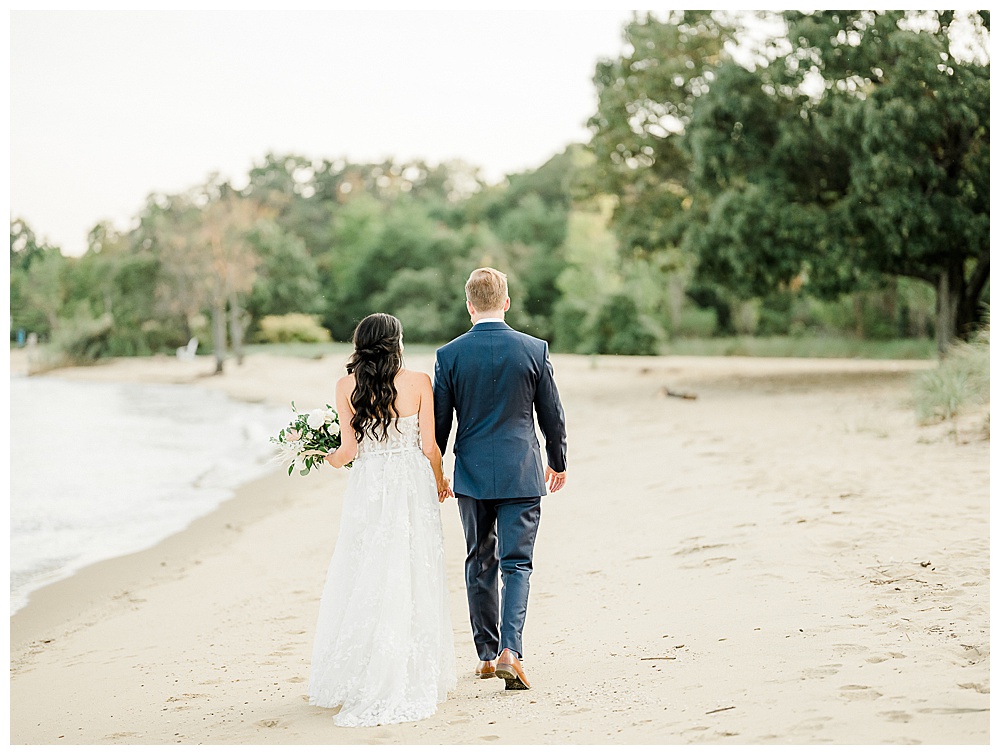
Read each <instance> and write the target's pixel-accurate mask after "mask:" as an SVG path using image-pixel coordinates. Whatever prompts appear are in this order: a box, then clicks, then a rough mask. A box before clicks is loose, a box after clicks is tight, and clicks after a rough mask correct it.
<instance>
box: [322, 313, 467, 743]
mask: <svg viewBox="0 0 1000 755" xmlns="http://www.w3.org/2000/svg"><path fill="white" fill-rule="evenodd" d="M402 351H403V339H402V327H401V325H400V322H399V320H397V319H396V318H395V317H393V316H392V315H386V314H373V315H369V316H368V317H366V318H365V319H363V320H362V321H361V322H360V323H358V326H357V328H356V330H355V331H354V354H353V355H352V356H351V359H350V361H349V362H348V363H347V373H348V374H347V375H346V376H345V377H343V378H341V379H340V380H339V381H337V389H336V400H337V413H338V414H339V415H340V426H341V432H342V433H343V445H341V447H340V448H338V449H337V450H336V451H334V452H333V453H331V454H329V455H328V456H327V457H326V458H327V461H328V462H329V463H330V464H332V465H333V466H334V467H341V466H343V465H345V464H347V463H349V462H351V461H353V462H354V463H353V465H352V469H351V472H350V477H349V479H348V483H347V492H346V494H345V497H344V504H343V513H342V514H341V523H340V534H339V536H338V538H337V545H336V548H335V549H334V553H333V559H332V561H331V563H330V570H329V572H328V573H327V579H326V587H325V588H324V590H323V597H322V599H321V601H320V607H319V621H318V624H317V628H316V640H315V644H314V646H313V654H312V667H311V670H310V678H309V703H310V704H311V705H317V706H320V707H323V708H336V707H339V708H340V710H339V711H338V712H337V714H336V715H335V716H334V722H335V723H336V724H338V725H340V726H377V725H379V724H393V723H401V722H403V721H416V720H419V719H421V718H427V717H428V716H431V715H433V714H434V712H435V710H436V709H437V704H438V703H439V702H443V701H444V699H445V697H446V695H447V693H448V691H449V690H451V689H453V688H454V686H455V657H454V655H455V654H454V639H453V636H452V630H451V619H450V616H449V600H448V591H447V588H446V586H445V575H444V542H443V538H442V532H441V515H440V510H439V503H441V502H443V501H444V500H445V499H446V498H447V497H449V496H451V495H452V492H451V488H450V482H449V480H448V479H447V478H446V477H445V476H444V472H443V469H442V464H441V452H440V450H439V449H438V447H437V443H436V442H435V439H434V406H433V394H432V390H431V381H430V377H428V376H427V375H425V374H424V373H422V372H414V371H412V370H406V369H403V366H402ZM351 430H353V433H352V432H351Z"/></svg>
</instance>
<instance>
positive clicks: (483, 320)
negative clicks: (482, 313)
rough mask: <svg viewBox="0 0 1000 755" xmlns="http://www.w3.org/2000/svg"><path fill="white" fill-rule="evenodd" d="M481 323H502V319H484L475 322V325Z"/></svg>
mask: <svg viewBox="0 0 1000 755" xmlns="http://www.w3.org/2000/svg"><path fill="white" fill-rule="evenodd" d="M481 322H503V318H502V317H484V318H483V319H481V320H477V321H476V325H478V324H479V323H481Z"/></svg>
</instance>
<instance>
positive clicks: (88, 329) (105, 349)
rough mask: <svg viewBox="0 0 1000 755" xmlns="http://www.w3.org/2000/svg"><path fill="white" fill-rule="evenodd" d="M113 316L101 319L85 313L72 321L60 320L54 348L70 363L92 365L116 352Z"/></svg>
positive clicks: (81, 313) (52, 346) (55, 331)
mask: <svg viewBox="0 0 1000 755" xmlns="http://www.w3.org/2000/svg"><path fill="white" fill-rule="evenodd" d="M114 324H115V321H114V318H113V317H112V316H111V314H110V313H105V314H103V315H101V316H100V317H93V316H91V315H87V314H85V313H84V312H83V311H82V308H81V311H79V312H78V313H77V316H76V317H74V318H73V319H71V320H60V321H59V324H58V326H57V327H56V329H55V330H54V331H53V332H52V343H51V348H52V350H53V351H55V352H57V353H58V354H60V355H62V357H63V358H64V360H65V362H66V363H68V364H88V363H90V362H94V361H96V360H97V359H99V358H100V357H103V356H109V355H110V354H111V353H112V352H111V349H110V347H109V339H110V338H111V336H112V333H113V328H114Z"/></svg>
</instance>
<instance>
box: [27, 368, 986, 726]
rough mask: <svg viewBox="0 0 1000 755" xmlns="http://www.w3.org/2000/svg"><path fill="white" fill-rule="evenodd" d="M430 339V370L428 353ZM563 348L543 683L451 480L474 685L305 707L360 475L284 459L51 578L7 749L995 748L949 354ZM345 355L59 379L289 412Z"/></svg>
mask: <svg viewBox="0 0 1000 755" xmlns="http://www.w3.org/2000/svg"><path fill="white" fill-rule="evenodd" d="M408 356H409V358H408V359H407V362H408V365H407V366H409V367H411V368H412V369H421V370H423V371H429V369H430V367H431V364H432V360H433V355H432V354H431V355H408ZM553 361H554V364H555V369H556V380H557V383H558V384H559V387H560V392H561V393H562V395H563V401H564V404H565V406H566V411H567V420H568V423H569V429H570V469H571V470H572V475H571V478H570V480H569V483H568V485H567V488H566V489H565V490H564V491H560V493H557V494H555V495H553V496H549V497H546V499H545V500H544V502H543V517H542V524H541V528H540V531H539V541H538V544H537V546H536V566H535V573H534V575H533V578H532V597H531V602H530V605H529V618H528V624H527V626H526V635H525V639H526V671H527V673H528V675H529V678H531V680H532V682H533V688H532V690H531V691H529V692H528V693H525V694H523V695H519V694H516V693H506V692H504V691H503V685H499V686H497V685H491V684H489V683H488V682H484V681H479V680H474V679H473V678H472V675H471V673H468V674H466V671H468V672H471V668H472V664H473V663H474V659H473V654H474V651H473V650H472V643H471V637H470V636H469V631H468V627H467V623H468V620H467V611H466V605H465V588H464V581H463V561H464V555H465V554H464V543H463V538H462V532H461V525H460V522H459V521H458V516H457V512H456V510H455V509H454V506H453V503H452V504H451V505H449V504H447V503H446V504H445V505H443V506H442V526H443V529H444V533H445V543H446V570H447V578H448V584H449V596H450V600H451V609H452V623H453V627H454V630H455V640H456V653H457V660H458V668H459V683H458V687H457V689H456V690H455V692H454V693H453V694H452V695H451V696H449V699H448V700H447V701H446V702H445V703H443V704H442V705H441V706H439V711H438V713H437V714H436V715H435V716H433V717H431V718H429V719H425V720H424V721H419V722H414V723H412V724H401V725H396V726H391V727H377V728H376V729H374V730H351V729H340V728H337V727H334V726H333V725H332V724H331V722H330V720H329V716H330V712H329V711H324V710H320V709H315V708H311V707H310V706H308V705H307V704H306V701H305V700H304V695H305V691H306V690H305V682H306V679H307V678H308V670H309V658H310V651H311V643H312V636H313V630H314V627H315V612H316V610H317V609H318V603H319V596H320V592H321V588H322V584H323V580H324V578H325V572H326V567H327V565H328V563H329V558H330V556H331V555H332V551H333V547H334V544H335V541H336V532H337V527H338V524H339V516H340V501H341V497H342V494H343V490H344V488H345V487H346V480H347V476H346V475H342V474H339V473H338V471H337V470H323V472H322V473H320V472H314V473H312V474H310V475H309V476H307V477H297V476H293V477H292V478H288V477H287V476H286V475H285V473H284V471H283V470H276V471H275V472H274V473H273V474H270V475H267V476H265V477H261V478H258V479H257V480H254V481H252V482H250V483H248V484H246V485H244V486H242V487H240V488H239V489H238V490H237V491H236V493H235V494H234V495H233V497H231V498H229V499H228V500H226V501H224V502H223V503H222V504H220V505H219V507H218V508H217V509H216V510H215V511H213V512H211V513H209V514H207V515H205V516H203V517H200V518H199V519H197V520H195V521H194V522H192V524H191V525H190V526H189V527H188V528H187V529H185V530H183V531H181V532H179V533H176V534H174V535H171V536H169V537H168V538H167V539H165V540H163V541H161V542H160V543H158V544H157V545H154V546H152V547H151V548H149V549H146V550H144V551H140V552H138V553H134V554H129V555H126V556H121V557H118V558H115V559H110V560H106V561H101V562H99V563H97V564H93V565H91V566H88V567H85V568H84V569H82V570H80V571H79V572H77V573H76V574H74V575H72V576H70V577H67V578H66V579H64V580H61V581H59V582H57V583H54V584H52V585H48V586H46V587H43V588H40V589H39V590H38V591H36V592H35V593H32V597H31V600H29V604H28V606H26V607H25V608H24V609H22V610H21V611H19V612H18V614H16V615H15V616H14V617H12V619H11V742H12V743H13V744H111V743H118V744H175V743H187V744H194V743H206V744H208V743H214V744H258V745H260V744H414V743H432V744H505V745H512V744H513V745H518V744H549V743H552V744H601V743H608V744H611V743H614V744H721V743H727V744H766V743H771V744H777V743H781V744H790V743H797V744H823V743H838V744H858V743H869V744H903V743H923V744H941V743H966V744H984V743H987V742H988V741H989V725H988V712H987V711H988V708H989V657H988V652H989V651H988V648H989V612H988V606H989V595H988V589H989V577H988V572H989V538H988V520H989V501H988V489H989V465H988V451H989V442H988V440H986V441H983V440H978V439H977V438H976V436H975V432H974V424H975V423H974V422H973V419H974V418H970V419H969V421H968V422H967V423H966V425H965V426H963V428H962V432H963V433H964V436H963V442H961V443H954V442H952V441H951V440H950V439H949V438H948V436H947V428H945V427H942V426H934V427H929V428H921V427H918V426H916V424H915V421H914V418H913V415H912V409H910V408H909V407H908V406H907V405H906V401H907V393H908V384H909V382H908V381H909V376H910V375H911V374H912V373H913V372H914V371H915V370H918V369H922V368H925V367H928V366H930V364H929V363H913V362H897V363H881V362H880V363H868V362H864V361H859V360H840V361H838V362H830V361H827V360H783V361H780V362H777V361H773V360H754V359H752V358H741V357H723V358H712V357H710V358H698V357H695V358H672V357H651V358H626V357H602V358H599V359H596V360H593V359H591V358H590V357H586V356H574V355H554V356H553ZM13 367H14V365H13V364H12V368H13ZM341 369H342V364H340V363H339V360H338V359H334V358H325V359H322V360H305V359H294V358H277V357H269V356H264V355H261V356H254V357H252V358H249V359H248V360H247V362H246V363H245V364H244V366H243V367H242V368H240V369H235V368H234V369H232V370H230V371H229V372H228V373H227V374H225V375H222V376H218V377H211V378H209V377H208V376H207V375H206V374H205V373H206V372H207V370H206V369H205V365H204V364H198V363H195V364H191V363H180V362H176V361H175V360H170V359H162V360H161V359H157V358H150V359H138V360H125V361H118V362H115V363H111V364H105V365H99V366H97V367H90V368H74V369H73V370H68V371H67V370H60V371H58V372H53V373H49V374H51V375H52V376H60V377H67V378H69V379H81V380H136V381H150V382H194V383H196V384H201V385H206V386H208V387H212V388H220V389H222V390H223V391H224V392H226V393H227V395H229V396H230V397H232V398H236V399H239V400H245V401H253V402H266V403H269V404H273V405H275V406H286V405H287V402H288V401H289V400H292V399H294V400H295V401H296V403H297V404H302V405H305V404H307V403H314V402H319V401H321V400H324V399H325V394H326V392H327V390H328V388H332V383H333V381H334V380H335V378H336V376H338V373H339V372H340V370H341ZM667 389H674V390H677V391H680V392H686V391H689V392H691V393H694V394H696V395H697V397H698V398H697V399H696V400H690V401H686V400H678V399H677V398H672V397H669V395H670V394H669V393H668V392H666V390H667ZM966 441H967V442H966ZM609 459H613V461H611V462H609ZM451 463H452V460H451V459H450V458H446V462H445V464H446V469H450V465H451ZM984 528H985V529H984ZM924 563H927V566H926V567H925V566H923V564H924ZM466 662H468V665H469V668H468V669H466V668H465V664H466ZM581 664H582V666H583V667H586V668H587V669H588V675H587V676H586V677H583V676H581V675H580V671H579V669H580V668H581V667H582V666H581ZM95 690H96V691H98V692H97V694H95ZM945 713H947V715H944V714H945ZM515 720H516V721H517V724H516V726H512V725H511V723H512V722H513V721H515Z"/></svg>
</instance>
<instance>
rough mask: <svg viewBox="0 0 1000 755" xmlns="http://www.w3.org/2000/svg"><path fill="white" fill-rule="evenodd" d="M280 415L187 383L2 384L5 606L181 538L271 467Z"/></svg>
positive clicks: (17, 605)
mask: <svg viewBox="0 0 1000 755" xmlns="http://www.w3.org/2000/svg"><path fill="white" fill-rule="evenodd" d="M290 418H291V412H290V411H284V410H280V409H275V408H272V407H267V406H263V405H255V404H245V403H241V402H237V401H233V400H231V399H229V398H228V397H226V396H225V395H224V394H222V393H221V392H218V391H213V390H208V389H205V388H201V387H194V386H180V385H147V384H119V383H90V382H86V383H84V382H73V381H67V380H60V379H57V378H45V377H33V378H26V377H15V376H12V377H11V380H10V441H11V443H10V468H11V482H10V591H11V596H10V601H11V604H10V609H11V614H12V615H13V614H14V613H15V612H17V611H18V610H20V609H21V608H23V607H24V605H25V604H26V603H27V599H28V595H29V594H30V593H31V591H32V590H36V589H38V588H39V587H41V586H43V585H46V584H49V583H51V582H54V581H56V580H59V579H62V578H64V577H67V576H69V575H71V574H73V573H74V572H75V571H77V570H78V569H80V568H81V567H83V566H86V565H87V564H91V563H95V562H97V561H101V560H104V559H107V558H113V557H115V556H121V555H125V554H127V553H134V552H136V551H140V550H143V549H145V548H148V547H149V546H151V545H154V544H156V543H157V542H159V541H160V540H163V539H164V538H166V537H167V536H169V535H171V534H173V533H175V532H179V531H181V530H183V529H184V528H185V527H186V526H187V525H188V524H190V523H191V522H192V521H193V520H195V519H197V518H198V517H201V516H204V515H205V514H207V513H209V512H211V511H212V510H214V509H215V508H216V507H218V505H219V504H220V503H221V502H222V501H224V500H226V499H227V498H229V497H231V496H232V493H233V491H234V490H235V489H236V488H237V487H239V486H240V485H242V484H244V483H246V482H249V481H250V480H253V479H255V478H257V477H260V476H262V475H264V474H267V473H269V472H271V471H274V470H275V469H277V466H275V465H274V464H272V463H270V458H271V456H272V455H273V450H274V449H273V447H272V446H271V444H270V443H269V442H268V438H269V437H270V436H271V435H274V434H275V433H276V432H277V430H278V429H280V428H281V427H282V426H283V425H284V423H285V422H286V421H288V420H289V419H290Z"/></svg>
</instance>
